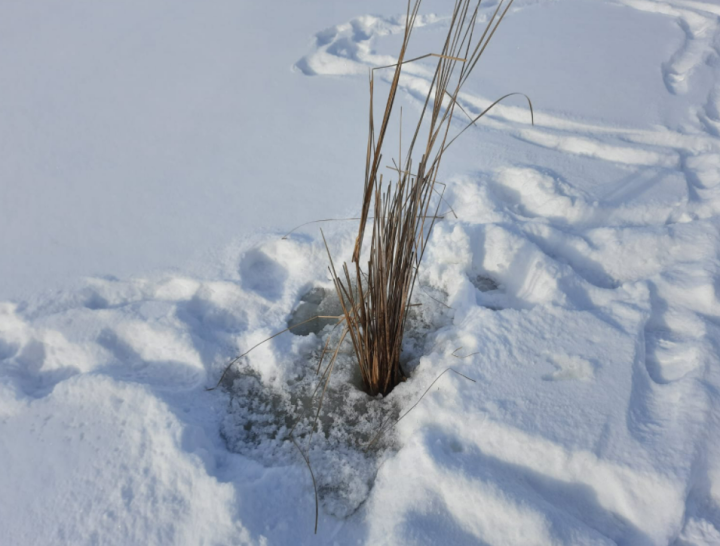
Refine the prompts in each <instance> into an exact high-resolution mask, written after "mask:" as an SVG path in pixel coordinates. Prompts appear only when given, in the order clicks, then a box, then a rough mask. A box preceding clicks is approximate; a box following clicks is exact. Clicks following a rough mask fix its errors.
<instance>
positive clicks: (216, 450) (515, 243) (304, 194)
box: [0, 0, 720, 546]
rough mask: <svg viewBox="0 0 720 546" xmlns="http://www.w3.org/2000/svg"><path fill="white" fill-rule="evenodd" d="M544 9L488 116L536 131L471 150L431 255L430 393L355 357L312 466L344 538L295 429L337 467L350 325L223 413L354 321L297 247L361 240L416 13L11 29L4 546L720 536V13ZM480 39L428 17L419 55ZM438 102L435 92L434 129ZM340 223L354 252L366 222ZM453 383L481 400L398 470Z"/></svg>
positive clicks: (342, 255)
mask: <svg viewBox="0 0 720 546" xmlns="http://www.w3.org/2000/svg"><path fill="white" fill-rule="evenodd" d="M515 6H516V7H515V8H514V9H513V11H512V12H511V13H510V14H509V15H508V18H507V20H506V22H505V23H504V26H503V27H502V28H501V29H500V30H499V31H498V34H497V38H496V41H495V42H493V44H492V46H491V47H490V48H488V51H487V55H486V57H485V58H484V59H483V60H482V61H481V63H484V64H480V65H478V69H477V70H478V74H479V76H478V77H477V78H476V80H477V81H476V82H475V83H473V85H472V86H470V87H469V88H468V91H467V93H465V94H464V95H463V96H461V97H460V103H461V105H462V106H463V108H465V109H466V110H467V111H468V112H469V113H470V114H472V113H475V114H477V113H479V112H480V111H481V109H482V108H483V107H484V106H487V105H488V104H489V103H490V102H491V101H492V100H493V99H494V98H495V97H496V96H498V95H500V94H502V93H506V92H511V91H524V92H527V93H528V94H529V95H531V96H532V98H533V99H534V101H535V108H536V123H535V125H534V126H530V125H529V123H528V115H527V111H526V109H525V107H524V104H522V102H521V101H520V100H518V101H517V102H507V103H505V104H504V105H502V106H501V107H499V108H498V109H497V110H496V111H494V113H493V115H489V116H487V117H486V118H484V121H486V123H484V124H483V125H482V126H481V127H479V128H478V129H473V130H471V131H468V132H467V133H466V135H464V138H463V139H462V140H460V141H458V144H457V147H456V148H455V150H454V151H453V152H452V154H451V155H448V159H447V160H446V166H445V168H446V169H447V172H446V173H444V176H445V179H444V181H445V182H447V183H448V192H447V193H446V198H447V200H448V202H449V203H450V204H451V205H452V208H453V210H454V211H455V213H456V214H457V218H455V217H454V216H453V215H452V214H447V215H446V217H445V219H444V220H443V221H442V222H440V223H438V224H437V226H436V228H435V230H434V233H433V235H432V239H431V244H430V247H429V250H428V254H427V256H426V258H425V262H424V266H423V269H422V272H421V278H420V290H418V293H417V296H416V303H419V304H421V305H420V306H419V307H417V310H416V311H415V314H414V316H413V321H412V323H411V328H410V332H409V335H408V339H407V343H406V359H407V360H406V362H405V365H406V369H407V371H408V375H409V377H408V380H407V381H405V382H404V383H402V384H401V385H400V386H398V387H397V388H396V389H395V390H394V391H393V392H392V393H391V394H390V395H389V396H388V397H386V398H385V399H382V400H370V399H369V398H368V397H367V396H366V395H365V394H364V393H362V392H361V391H360V390H359V389H358V378H357V376H356V375H357V374H356V373H355V372H354V368H353V362H352V354H351V349H350V347H349V346H347V344H345V345H344V346H341V352H340V354H341V356H340V358H339V360H338V364H337V369H336V371H335V372H334V375H333V376H332V380H331V384H330V386H329V389H328V395H327V396H328V399H327V400H328V401H327V404H326V406H325V407H324V409H323V412H322V413H321V418H320V421H319V423H320V425H319V430H318V431H317V432H315V433H314V435H313V438H312V441H311V442H310V443H309V444H307V445H309V446H310V447H309V450H308V453H309V456H310V459H311V462H312V464H313V469H314V471H315V473H316V477H317V479H318V483H319V492H320V518H319V532H318V535H317V536H314V535H313V518H314V496H313V487H312V482H311V478H310V474H309V472H308V469H307V467H306V466H305V463H304V461H303V460H302V458H301V456H300V455H299V454H298V452H297V450H296V449H295V448H294V446H293V445H292V444H291V443H290V442H289V441H288V438H287V433H288V431H289V429H290V428H291V427H292V426H293V425H294V424H295V423H296V422H299V425H298V427H297V437H298V439H299V440H300V443H301V444H303V442H306V441H307V440H309V437H310V435H309V430H310V428H311V426H312V414H311V413H310V412H309V410H308V403H307V400H308V397H309V395H310V393H311V392H312V391H313V390H314V388H315V387H316V386H317V384H318V379H317V376H316V375H315V367H316V366H317V364H318V354H319V352H320V350H321V349H322V346H323V344H324V342H325V339H326V336H328V335H330V336H337V331H335V332H331V327H327V326H326V327H325V328H324V329H319V328H316V329H315V330H314V331H311V330H307V331H303V332H298V334H300V333H302V334H304V335H293V334H290V333H286V334H282V335H281V336H278V337H276V338H274V339H273V340H272V341H270V342H268V343H266V344H264V345H261V346H260V347H258V348H257V349H256V350H254V351H253V352H252V353H250V354H249V355H248V356H247V357H246V358H245V359H243V360H242V362H241V363H240V364H239V365H238V366H236V367H235V368H233V371H232V373H231V374H230V376H229V379H228V380H227V381H225V382H224V384H223V388H221V389H216V390H213V391H207V390H206V387H212V386H214V385H215V384H216V382H217V381H218V380H219V378H220V376H221V373H222V371H223V369H224V366H225V364H226V363H227V362H228V361H229V360H230V359H231V358H232V357H233V356H235V355H237V354H239V353H242V352H245V351H246V350H247V349H249V348H251V347H252V346H254V345H255V344H256V343H258V342H260V341H262V340H263V339H265V338H267V337H269V336H271V335H272V334H274V333H275V332H278V331H280V330H282V329H284V328H286V327H287V325H288V322H289V321H292V320H295V319H294V318H293V317H297V316H298V313H303V312H306V311H307V309H306V310H305V311H298V309H299V308H300V307H301V306H303V305H306V304H307V302H308V301H310V300H312V301H314V302H315V303H314V305H319V306H320V307H321V308H322V309H332V305H331V302H329V301H324V300H323V299H322V298H320V299H317V298H316V299H315V300H313V299H312V298H313V297H310V299H308V298H309V296H308V294H316V295H317V294H319V293H324V292H323V290H325V291H327V290H328V289H329V288H330V287H331V284H330V282H329V279H328V276H327V273H326V267H327V254H326V252H325V248H324V246H323V244H322V239H321V238H320V236H319V233H318V231H317V226H316V225H310V226H306V227H303V228H301V229H299V230H298V231H296V232H294V233H293V234H291V235H290V236H289V237H287V238H286V239H283V238H282V235H283V234H284V232H285V231H286V228H287V229H289V228H290V227H292V226H293V225H296V224H299V223H301V222H303V221H309V220H315V219H319V218H327V217H343V216H345V215H346V214H345V213H348V212H349V214H347V216H353V215H354V214H353V212H354V211H352V210H350V211H348V210H347V209H348V207H349V206H350V205H351V204H353V203H355V201H356V200H357V199H359V196H360V192H361V185H360V182H359V181H360V175H361V172H362V170H361V163H362V159H363V146H364V144H363V139H364V136H365V135H364V130H365V125H364V121H365V115H366V110H365V108H366V97H365V96H364V91H365V88H364V85H365V77H366V74H367V69H368V67H370V66H374V65H377V64H385V63H390V62H393V57H392V54H393V52H394V51H395V49H396V45H397V41H398V39H399V36H398V35H399V33H400V32H401V31H402V24H401V23H402V19H401V17H400V16H398V15H397V12H399V11H400V10H401V9H402V6H398V7H396V8H392V7H390V6H389V5H388V4H386V3H383V4H368V3H351V2H348V3H342V7H338V6H337V5H336V4H330V3H328V2H324V1H317V2H315V3H309V4H307V5H303V6H300V7H298V5H296V4H293V5H290V4H282V6H275V5H274V4H273V5H272V6H271V5H270V4H262V5H255V6H250V5H246V4H243V3H237V4H236V3H229V2H228V3H224V2H221V3H218V4H213V6H212V7H211V6H209V5H207V4H202V5H201V4H194V3H180V4H175V3H165V2H154V3H149V4H148V3H130V4H128V5H126V6H124V7H123V8H122V9H120V8H119V7H117V8H114V7H112V6H111V5H105V4H102V5H101V4H97V5H94V4H93V5H85V4H81V3H74V2H70V3H68V4H67V7H65V8H63V9H59V8H58V7H57V6H54V5H52V4H50V3H40V4H38V3H35V4H29V3H26V4H6V5H3V6H0V13H1V14H2V15H0V27H1V28H0V44H4V45H10V46H15V50H16V51H17V48H19V47H20V46H22V48H24V49H23V51H24V53H23V55H24V57H23V62H21V60H20V58H19V57H14V56H12V55H11V54H10V50H9V49H8V47H0V68H1V70H0V74H3V76H2V77H3V78H4V79H3V81H5V82H6V83H8V85H6V86H4V89H5V90H6V93H5V94H4V95H3V98H2V99H0V119H2V120H3V121H8V120H10V121H12V124H8V123H2V124H0V127H2V129H0V131H2V132H0V149H2V150H3V155H4V156H6V157H8V158H9V160H8V161H7V162H5V163H4V164H3V165H2V166H0V177H2V180H3V181H2V185H1V186H0V192H2V194H1V196H2V199H0V211H1V212H2V216H1V218H2V220H0V222H3V224H2V225H3V227H4V229H3V231H2V236H1V237H2V239H0V251H1V252H2V254H1V255H0V269H1V272H0V275H2V278H3V287H2V296H3V297H4V298H5V299H6V300H7V301H4V302H2V303H0V468H2V471H0V529H2V537H3V538H2V540H0V542H3V543H4V544H5V543H6V544H12V545H15V544H17V545H34V544H37V545H41V544H42V545H44V544H73V545H85V544H87V545H90V544H117V545H130V544H148V545H154V544H158V545H160V544H162V545H166V544H188V545H197V544H217V545H221V544H222V545H226V544H279V545H285V544H287V545H297V544H418V545H420V544H428V545H430V544H453V545H464V544H467V545H476V544H481V545H492V546H500V545H550V544H553V545H555V544H562V545H568V546H575V545H613V544H619V545H628V546H630V545H632V546H644V545H676V546H690V545H692V546H709V545H716V544H720V445H719V443H720V440H718V438H720V407H719V405H720V363H719V362H718V354H720V300H719V299H718V286H719V285H718V273H719V267H718V256H719V255H720V232H719V228H720V222H719V221H718V213H719V212H720V193H719V192H720V139H719V137H720V8H718V6H717V5H716V4H715V3H712V2H702V1H687V0H669V1H667V2H655V1H650V0H617V1H614V0H613V1H610V0H609V1H607V2H590V1H585V0H556V1H532V0H517V1H516V3H515ZM280 7H282V9H281V10H280V13H281V14H280V15H278V14H276V13H275V12H274V10H275V9H280ZM491 8H492V6H490V5H488V6H487V7H486V8H484V11H483V13H484V14H485V15H487V13H488V10H490V9H491ZM283 10H284V11H283ZM446 17H447V6H446V5H443V4H441V3H428V4H427V6H426V8H425V9H424V16H423V18H422V19H421V21H420V25H419V27H418V28H417V30H416V36H415V42H414V45H413V47H414V48H415V50H416V52H417V53H418V54H422V53H425V52H427V51H426V50H428V49H431V48H433V47H435V44H436V43H437V40H438V38H439V37H441V36H442V34H443V28H445V27H444V25H446V22H447V20H446ZM160 28H162V30H159V29H160ZM32 29H36V30H37V31H38V33H36V34H33V33H32V32H31V30H32ZM271 29H274V30H272V32H274V33H280V34H281V37H280V38H278V42H282V43H274V44H268V46H267V48H266V49H262V48H260V47H259V44H262V43H267V42H270V38H261V37H262V36H265V35H266V34H267V33H268V32H271ZM245 31H246V32H247V34H245V33H244V32H245ZM38 36H39V38H38ZM276 38H277V36H276ZM186 40H187V41H186ZM182 44H185V45H183V46H182V48H181V49H179V50H177V49H174V48H179V47H180V46H181V45H182ZM200 46H202V47H200ZM243 48H245V49H248V48H251V49H249V50H248V51H250V52H251V53H252V55H250V53H248V54H247V56H246V57H241V56H239V55H240V54H239V53H237V52H238V51H240V50H243ZM49 52H52V57H51V58H48V57H46V56H47V55H48V53H49ZM235 55H238V56H235ZM69 59H75V60H74V61H72V62H71V61H70V60H69ZM171 59H174V61H173V62H169V61H170V60H171ZM240 59H245V60H246V61H247V62H248V63H249V64H244V65H243V64H242V63H240ZM248 59H251V60H248ZM230 60H233V63H229V61H230ZM69 69H72V70H69ZM157 70H159V72H158V71H157ZM250 73H252V74H253V78H255V79H253V78H251V77H250V76H249V74H250ZM430 74H431V73H430V65H424V64H418V65H413V66H412V68H410V69H409V70H408V75H407V77H405V78H404V79H402V80H401V94H402V97H401V100H403V101H404V103H405V107H406V108H407V109H408V112H409V111H411V110H412V109H413V108H415V110H417V108H419V104H418V97H419V96H420V95H421V94H422V93H423V92H424V90H425V89H427V85H428V78H429V75H430ZM41 75H42V77H40V76H41ZM59 84H63V85H64V86H65V87H63V86H62V85H60V86H59ZM383 85H384V83H383V82H382V80H381V81H380V83H378V86H379V87H380V88H381V89H383ZM171 90H173V92H172V93H171V92H170V91H171ZM174 90H177V91H174ZM238 90H242V91H238ZM141 91H142V92H141ZM238 93H240V94H241V95H242V93H246V94H245V95H242V100H241V99H238V98H237V97H236V95H237V94H238ZM264 95H266V96H265V98H264V99H263V101H261V102H260V103H253V100H252V99H253V98H258V97H261V96H264ZM258 105H259V106H262V108H259V107H258ZM348 105H352V108H349V106H348ZM187 108H190V110H191V111H192V112H193V113H192V114H189V115H183V116H178V115H177V112H178V111H179V110H182V109H187ZM148 120H150V121H148ZM146 123H147V125H146ZM71 126H75V127H76V129H75V130H76V136H75V137H73V138H70V136H68V132H67V129H68V128H69V127H71ZM461 127H462V125H461V124H460V121H458V129H459V128H461ZM77 135H79V136H77ZM101 135H102V136H103V138H102V139H101V138H99V137H100V136H101ZM278 149H280V150H282V151H283V153H281V154H279V153H278V151H277V150H278ZM142 157H144V158H145V161H144V162H137V161H136V160H137V159H138V158H142ZM261 167H262V168H261ZM263 169H265V170H263ZM139 174H142V176H139ZM31 181H32V184H30V182H31ZM29 184H30V185H29ZM205 184H209V185H205ZM70 188H75V190H74V191H75V193H74V194H73V193H72V192H70V190H69V189H70ZM31 198H33V199H31ZM100 201H101V202H102V203H103V206H97V205H98V203H99V202H100ZM112 203H115V205H112ZM163 203H165V204H166V205H167V206H166V208H163V206H161V205H162V204H163ZM238 207H240V208H238ZM50 210H52V211H53V213H52V214H50V215H48V214H47V212H48V211H50ZM185 213H187V214H185ZM178 215H179V216H180V217H182V221H177V220H174V221H173V220H172V219H173V218H175V217H177V216H178ZM40 217H43V218H45V219H43V220H38V218H40ZM101 217H103V218H104V219H101ZM138 219H141V220H140V221H138ZM206 223H208V224H212V225H211V227H208V228H200V227H199V226H201V225H204V224H206ZM33 226H35V227H33ZM128 226H132V228H129V227H128ZM261 226H265V228H266V229H260V228H261ZM253 229H254V230H255V231H252V232H251V230H253ZM198 230H199V231H198ZM203 230H204V231H203ZM233 230H235V231H240V232H242V235H241V236H240V237H238V238H237V239H235V240H233V239H232V236H231V235H228V234H224V235H222V236H221V235H219V234H220V233H227V232H231V231H233ZM323 230H324V232H325V234H326V237H327V239H328V243H329V246H330V250H331V252H332V254H333V257H334V259H335V260H336V263H337V262H342V261H343V260H347V259H349V257H350V254H351V251H352V247H353V243H354V235H355V230H356V227H355V225H354V224H353V223H352V222H338V223H329V224H325V225H323ZM85 234H87V236H86V235H85ZM51 236H54V237H56V238H57V240H58V241H60V242H63V243H67V242H72V243H73V244H76V245H77V247H76V250H77V252H70V251H69V250H67V249H64V250H62V248H63V247H62V245H61V246H60V247H59V249H55V250H50V248H51V247H50V243H49V242H48V241H50V237H51ZM218 237H219V239H218ZM171 240H172V241H173V242H172V244H170V246H167V245H166V243H168V242H169V241H171ZM211 240H212V241H213V243H212V248H210V247H211V243H210V241H211ZM198 245H206V247H205V248H206V249H207V253H206V254H205V255H204V257H203V259H202V260H201V261H200V262H198V260H197V256H193V255H191V253H189V252H188V251H186V250H181V249H180V247H196V246H198ZM100 247H102V248H104V249H105V250H104V252H107V257H106V258H98V260H95V254H96V252H97V250H98V249H99V248H100ZM158 249H162V250H161V251H160V252H159V254H158ZM147 256H151V258H147ZM125 261H129V262H130V263H129V264H125V265H122V266H121V265H118V264H120V263H121V262H125ZM156 268H157V269H156ZM99 270H104V272H105V273H110V274H108V275H95V276H89V277H85V278H82V279H77V278H75V279H74V280H68V279H71V278H73V277H75V276H78V275H93V274H95V273H97V272H98V271H99ZM148 270H153V271H152V272H150V273H148V272H147V271H148ZM142 271H145V273H143V272H142ZM54 277H61V278H64V279H65V280H64V281H61V282H60V281H59V284H58V286H59V287H56V288H54V289H49V290H46V291H44V292H37V291H36V290H37V289H38V287H40V286H46V280H47V279H49V278H54ZM53 282H54V281H53ZM313 289H314V290H315V292H313ZM321 289H322V290H321ZM318 290H319V292H318ZM21 295H22V296H21ZM321 326H322V325H321ZM448 368H452V369H453V370H455V371H457V372H460V373H461V374H463V375H464V376H466V377H462V376H460V375H458V374H453V373H445V374H444V375H443V376H442V377H441V378H440V379H439V380H438V381H437V383H435V384H434V386H433V388H432V389H431V390H430V391H428V393H427V395H426V396H425V397H424V398H423V399H422V401H421V402H420V403H419V404H418V405H417V406H416V407H415V408H414V409H413V410H412V411H411V412H410V413H409V414H407V416H406V417H404V418H403V419H402V420H401V421H400V422H399V423H398V424H397V426H395V427H393V428H390V429H388V430H387V431H386V432H385V433H384V434H383V435H382V438H381V439H380V440H379V441H378V442H376V443H375V444H374V445H373V447H372V449H366V446H367V444H368V442H369V441H370V440H371V439H372V438H373V436H374V431H376V430H377V428H378V426H380V424H381V423H383V422H384V421H383V417H387V415H390V416H392V417H393V418H396V417H397V416H399V415H403V414H405V412H407V410H408V409H410V408H411V407H412V406H413V404H415V403H416V402H417V401H418V400H419V399H420V397H421V396H422V395H423V393H424V392H425V390H426V389H427V388H428V386H430V385H431V384H432V382H433V381H434V380H435V379H436V378H438V376H440V374H442V373H443V372H444V371H445V370H447V369H448ZM467 378H470V379H471V380H472V381H470V380H468V379H467ZM303 445H305V444H303Z"/></svg>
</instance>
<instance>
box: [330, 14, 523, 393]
mask: <svg viewBox="0 0 720 546" xmlns="http://www.w3.org/2000/svg"><path fill="white" fill-rule="evenodd" d="M420 3H421V0H415V1H414V3H412V4H411V2H410V0H408V6H407V13H406V27H405V33H404V36H403V41H402V45H401V47H400V53H399V56H398V62H397V63H396V64H394V65H390V66H387V67H378V68H375V69H373V70H372V71H371V76H370V112H369V113H370V119H369V131H368V141H367V156H366V162H365V188H364V193H363V201H362V213H361V216H360V218H359V220H360V227H359V230H358V234H357V239H356V241H355V249H354V252H353V256H352V265H351V266H348V265H347V264H344V265H343V267H342V271H341V274H340V275H339V274H338V273H337V271H336V269H335V265H334V263H333V261H332V257H331V256H330V252H329V250H328V256H330V270H331V273H332V278H333V281H334V283H335V289H336V291H337V295H338V298H339V299H340V301H341V302H342V306H343V315H344V323H345V325H344V326H345V330H344V332H343V336H342V338H344V337H345V336H349V337H350V339H351V341H352V344H353V347H354V350H355V355H356V356H357V360H358V365H359V366H360V372H361V374H362V379H363V383H364V385H365V388H366V390H367V392H368V393H369V394H371V395H376V394H383V395H385V394H387V393H389V392H390V391H391V390H392V389H393V388H394V387H395V386H396V385H397V384H398V383H399V382H400V381H402V380H403V379H404V375H403V371H402V369H401V366H400V353H401V348H402V339H403V334H404V331H405V326H406V323H407V317H408V308H409V305H410V301H411V299H412V295H413V290H414V288H415V283H416V281H417V276H418V269H419V267H420V263H421V262H422V259H423V255H424V253H425V249H426V247H427V243H428V240H429V237H430V233H431V231H432V228H433V226H434V224H435V222H436V221H437V220H438V219H439V218H441V216H439V214H438V213H439V207H440V204H441V202H442V195H443V192H444V185H443V184H441V183H440V182H438V181H437V176H438V172H439V170H440V166H441V162H442V159H443V156H444V154H445V152H446V150H447V149H448V147H449V146H450V144H452V142H453V141H454V140H455V139H456V138H457V137H458V136H459V135H460V133H462V132H463V131H465V130H466V129H467V128H468V127H469V126H471V125H472V124H473V123H475V122H476V121H477V120H478V119H480V118H481V117H482V116H483V115H485V113H487V111H488V110H490V108H492V107H493V106H495V104H497V102H499V101H500V100H502V99H503V98H505V97H502V98H501V99H499V100H498V101H496V102H495V103H493V104H492V105H491V106H490V107H489V108H487V109H486V110H485V111H483V112H482V113H481V114H480V115H478V116H476V117H475V118H472V117H470V116H469V115H467V113H466V112H465V114H466V115H467V116H468V118H469V123H468V124H467V126H466V127H465V128H464V129H463V130H462V131H460V133H458V134H457V135H456V136H454V137H453V138H452V139H451V138H449V132H450V127H451V125H452V121H453V118H454V116H455V114H456V110H455V109H456V107H457V108H460V109H462V107H461V106H460V105H459V104H458V102H457V98H458V96H459V94H460V92H461V90H462V88H463V85H464V84H465V83H466V82H467V80H468V77H469V76H470V74H471V72H472V71H473V69H474V68H475V66H476V64H477V62H478V60H479V59H480V57H481V56H482V54H483V53H484V51H485V48H486V47H487V45H488V43H489V42H490V40H491V39H492V37H493V35H494V34H495V31H496V30H497V28H498V25H499V24H500V22H501V21H502V19H503V18H504V17H505V14H506V13H507V11H508V9H509V8H510V6H511V5H512V0H510V1H509V2H505V0H501V1H500V2H499V3H498V5H497V8H496V9H495V11H494V13H493V15H492V17H491V18H490V19H489V21H488V22H487V24H486V26H485V28H484V31H483V32H482V33H481V34H480V35H479V36H477V35H476V32H475V31H476V23H477V21H478V10H479V8H480V5H481V1H477V2H472V0H456V2H455V6H454V9H453V12H452V16H451V18H450V24H449V29H448V33H447V37H446V39H445V43H444V45H443V47H442V49H441V50H440V52H438V53H430V54H428V55H424V56H422V57H418V58H415V59H409V60H406V58H405V57H406V52H407V49H408V44H409V42H410V37H411V35H412V31H413V28H414V25H415V21H416V18H417V14H418V10H419V8H420ZM472 4H474V7H473V6H472ZM503 7H504V9H503ZM431 56H432V57H437V59H438V61H437V65H436V68H435V72H434V75H433V78H432V80H431V83H430V87H429V90H428V92H427V96H426V98H425V104H424V105H423V108H422V110H421V112H420V114H419V119H418V120H417V123H416V125H415V130H414V132H413V134H412V137H411V138H410V142H409V145H408V147H407V149H406V150H403V147H402V127H400V130H399V134H400V148H399V154H400V155H399V157H398V160H397V162H396V161H395V160H393V163H394V170H395V172H396V173H397V179H396V182H395V183H393V182H388V183H387V184H386V185H385V186H383V176H382V175H381V174H380V169H381V165H382V157H383V147H384V144H385V140H386V135H387V132H388V129H389V127H390V125H391V121H392V118H393V106H394V104H395V98H396V94H397V90H398V85H399V82H400V77H401V74H402V70H403V66H404V65H405V64H407V63H410V62H413V61H416V60H419V59H422V58H427V57H431ZM380 68H383V69H384V68H394V74H393V78H392V80H391V84H390V90H389V93H388V97H387V101H386V103H385V108H384V112H383V116H382V121H381V123H380V126H379V128H377V129H376V126H375V114H374V107H373V103H374V81H375V80H374V73H375V70H378V69H380ZM507 96H510V95H507ZM528 100H529V99H528ZM531 110H532V105H531ZM463 112H464V110H463ZM400 125H402V110H401V112H400ZM403 154H404V156H403ZM440 187H442V189H440ZM371 213H372V214H371ZM369 220H372V223H371V229H372V231H371V235H370V240H369V246H367V247H365V246H364V242H365V234H366V231H367V229H368V225H369ZM326 246H327V244H326ZM363 250H365V252H363ZM355 287H356V289H355Z"/></svg>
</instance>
